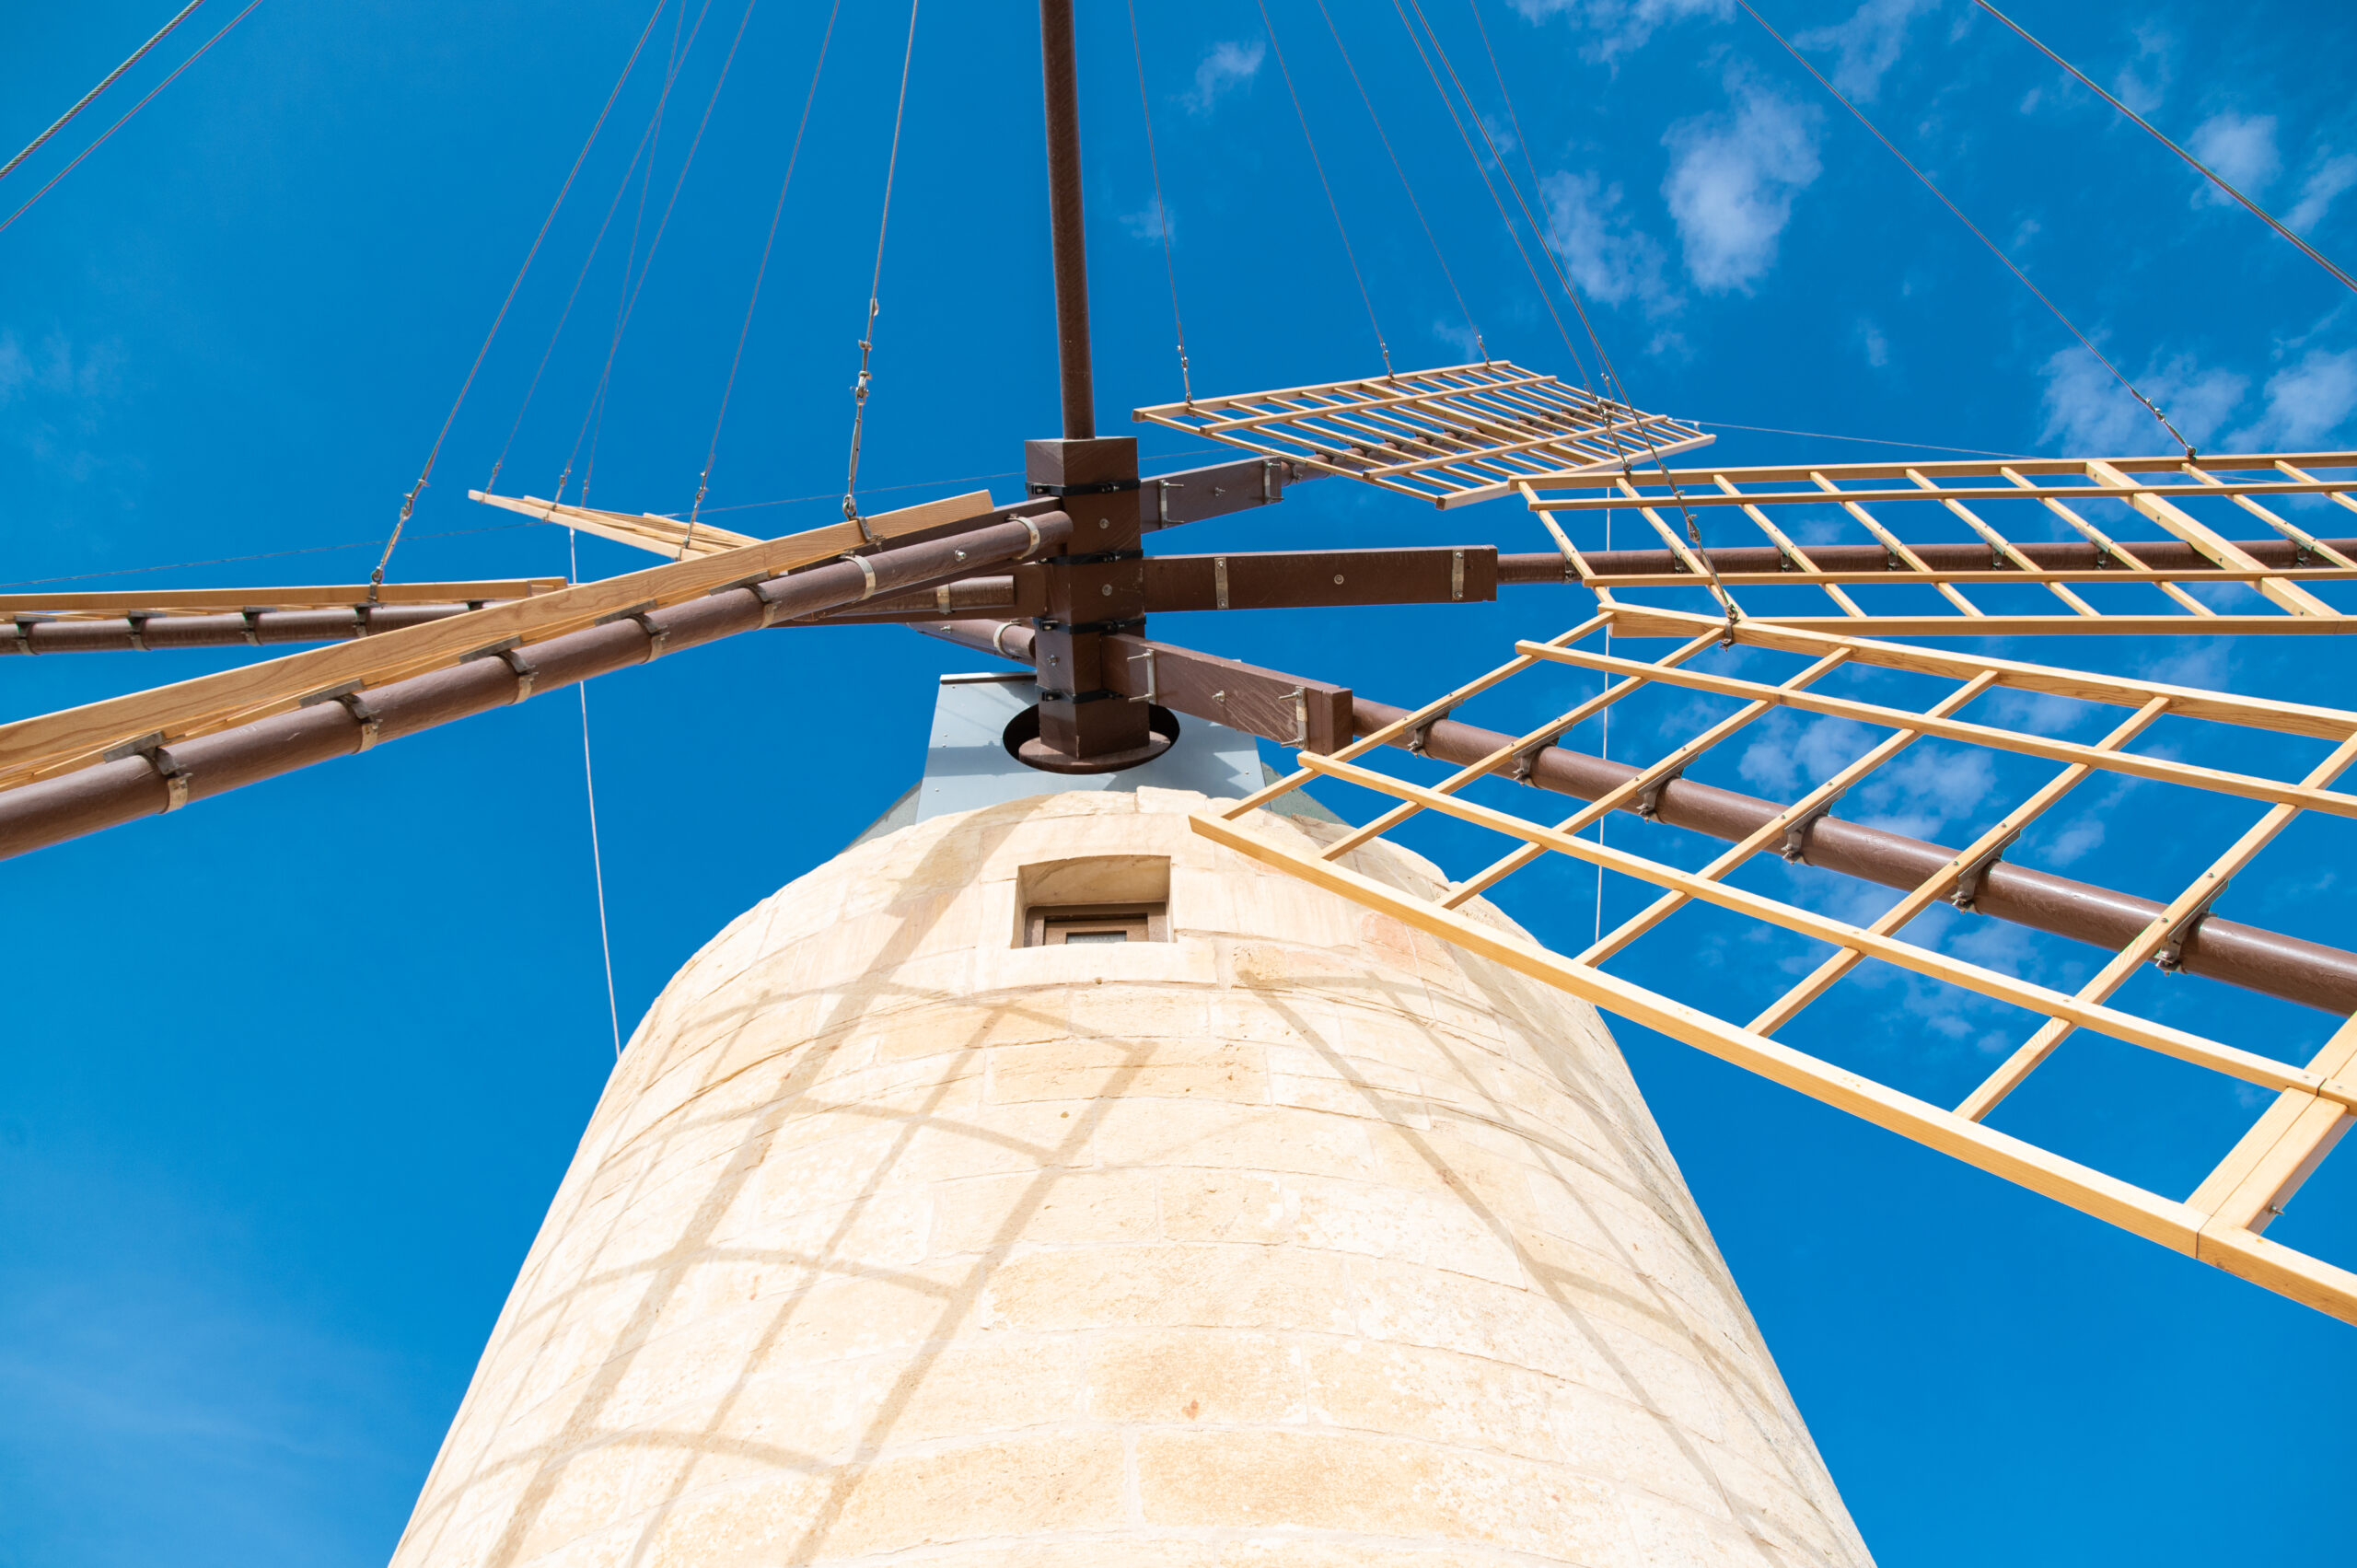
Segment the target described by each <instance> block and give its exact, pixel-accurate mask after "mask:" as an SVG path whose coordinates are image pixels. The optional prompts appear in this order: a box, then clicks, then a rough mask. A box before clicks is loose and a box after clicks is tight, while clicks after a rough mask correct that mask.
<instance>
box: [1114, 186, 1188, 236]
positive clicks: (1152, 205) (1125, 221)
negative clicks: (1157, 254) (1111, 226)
mask: <svg viewBox="0 0 2357 1568" xmlns="http://www.w3.org/2000/svg"><path fill="white" fill-rule="evenodd" d="M1121 226H1122V227H1123V228H1125V229H1127V230H1129V232H1130V235H1131V237H1132V238H1137V239H1150V240H1152V241H1154V242H1155V244H1157V245H1159V244H1161V243H1162V239H1163V237H1164V235H1165V234H1166V233H1167V235H1168V236H1169V238H1170V242H1171V243H1172V244H1174V245H1176V244H1177V243H1178V242H1179V226H1178V225H1177V224H1176V223H1174V222H1172V221H1171V217H1170V209H1169V208H1168V207H1166V206H1164V205H1163V204H1162V198H1161V197H1159V196H1150V197H1148V198H1146V203H1145V205H1144V206H1143V207H1141V208H1139V209H1138V210H1137V211H1136V212H1133V213H1123V214H1122V215H1121Z"/></svg>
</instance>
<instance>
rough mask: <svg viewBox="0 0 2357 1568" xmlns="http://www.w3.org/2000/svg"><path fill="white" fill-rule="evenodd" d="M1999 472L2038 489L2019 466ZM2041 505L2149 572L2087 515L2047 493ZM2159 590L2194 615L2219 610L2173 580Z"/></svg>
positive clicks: (2105, 549) (2089, 539)
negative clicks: (2085, 516) (2088, 519)
mask: <svg viewBox="0 0 2357 1568" xmlns="http://www.w3.org/2000/svg"><path fill="white" fill-rule="evenodd" d="M1998 471H1999V472H2000V473H2002V474H2003V476H2004V478H2005V481H2006V482H2008V483H2010V484H2012V485H2014V487H2015V488H2017V489H2021V490H2036V489H2037V488H2038V486H2037V485H2035V484H2033V483H2031V482H2029V481H2028V480H2027V479H2026V478H2024V477H2023V475H2022V473H2021V471H2020V470H2018V469H2015V468H2012V467H2007V468H2003V469H2000V470H1998ZM2044 505H2045V506H2046V509H2047V510H2048V511H2049V512H2052V513H2053V514H2054V515H2055V516H2056V517H2060V518H2061V519H2062V520H2063V521H2064V522H2066V523H2068V524H2069V525H2071V528H2072V529H2073V531H2075V532H2076V533H2077V534H2078V535H2079V537H2080V538H2082V539H2084V540H2086V541H2087V542H2088V543H2090V544H2092V545H2094V546H2095V547H2096V549H2097V550H2100V551H2102V552H2104V553H2105V554H2107V555H2108V556H2110V557H2111V558H2112V559H2113V560H2116V561H2125V562H2127V563H2128V564H2129V565H2130V567H2131V568H2132V569H2134V570H2135V571H2138V572H2151V571H2152V568H2151V567H2149V566H2147V565H2145V564H2144V561H2143V558H2142V556H2140V555H2138V554H2137V553H2136V552H2134V551H2132V550H2131V549H2129V548H2128V546H2126V545H2124V544H2122V543H2120V542H2119V540H2116V539H2114V538H2112V537H2111V536H2110V535H2109V534H2107V533H2106V532H2104V531H2103V529H2101V528H2097V527H2096V525H2095V524H2093V523H2091V522H2089V521H2087V519H2086V518H2084V517H2081V516H2079V514H2078V513H2076V512H2074V511H2073V510H2072V509H2071V508H2070V507H2068V506H2065V505H2062V503H2061V502H2060V501H2057V500H2055V499H2054V498H2053V497H2051V496H2049V497H2047V498H2046V500H2045V503H2044ZM2154 575H2156V576H2161V577H2164V578H2165V574H2161V573H2155V574H2154ZM2160 589H2161V592H2163V593H2165V594H2166V595H2167V596H2168V597H2169V598H2173V599H2175V600H2176V601H2177V603H2179V604H2181V605H2183V606H2185V608H2186V609H2187V610H2189V611H2191V612H2192V613H2193V614H2195V615H2202V616H2214V615H2216V614H2217V613H2218V612H2217V611H2216V610H2212V609H2211V608H2210V607H2209V606H2208V605H2206V604H2204V603H2202V602H2201V601H2200V599H2198V598H2194V597H2193V596H2192V595H2191V594H2189V593H2188V592H2186V591H2185V589H2184V588H2183V587H2180V586H2178V585H2177V584H2176V583H2172V582H2168V581H2165V580H2164V581H2163V582H2162V583H2161V584H2160ZM2107 619H2113V620H2116V619H2117V618H2116V617H2107Z"/></svg>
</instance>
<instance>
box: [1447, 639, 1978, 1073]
mask: <svg viewBox="0 0 2357 1568" xmlns="http://www.w3.org/2000/svg"><path fill="white" fill-rule="evenodd" d="M1811 668H1815V667H1814V666H1812V667H1811ZM1995 679H1996V677H1994V676H1992V675H1989V674H1986V673H1983V674H1980V675H1977V676H1975V677H1973V679H1971V680H1970V681H1968V682H1967V683H1966V684H1965V685H1963V686H1961V687H1959V688H1958V689H1956V691H1951V692H1949V693H1948V694H1947V695H1946V696H1945V697H1943V698H1941V699H1940V700H1939V701H1938V702H1937V703H1933V705H1932V708H1931V713H1932V715H1933V717H1934V718H1937V717H1941V716H1944V715H1945V714H1952V713H1955V712H1956V710H1957V709H1959V708H1961V707H1963V706H1964V705H1965V704H1966V703H1970V702H1971V701H1972V700H1973V699H1974V698H1976V697H1979V696H1980V694H1981V693H1982V692H1984V691H1988V690H1989V688H1990V686H1991V684H1993V683H1994V681H1995ZM1920 739H1922V731H1920V730H1912V729H1902V730H1900V731H1898V733H1896V734H1894V735H1888V736H1885V737H1884V738H1882V739H1881V740H1880V741H1877V742H1876V743H1875V745H1874V746H1872V747H1870V748H1868V749H1867V750H1866V751H1865V753H1864V755H1863V756H1860V757H1858V758H1857V759H1856V760H1854V761H1852V762H1851V763H1850V764H1849V765H1848V766H1846V767H1844V768H1842V769H1840V771H1838V772H1835V773H1834V774H1833V775H1832V776H1831V777H1830V778H1828V779H1826V780H1825V781H1824V782H1822V783H1821V784H1817V787H1816V788H1814V789H1812V790H1810V791H1809V792H1808V793H1807V794H1806V795H1804V796H1801V798H1800V799H1798V800H1796V801H1794V802H1793V803H1792V804H1791V805H1790V806H1787V807H1784V809H1782V811H1779V812H1778V813H1776V815H1775V816H1773V817H1771V818H1770V819H1768V820H1767V821H1765V822H1762V823H1761V824H1760V825H1759V827H1757V828H1755V829H1753V830H1751V831H1750V832H1748V833H1747V834H1745V835H1744V836H1743V837H1742V838H1740V839H1738V840H1736V842H1735V843H1734V844H1732V845H1730V846H1729V847H1728V848H1727V849H1725V850H1724V851H1722V852H1721V853H1720V854H1717V855H1716V856H1714V857H1713V859H1712V861H1711V863H1710V864H1709V865H1705V866H1703V867H1702V869H1701V870H1700V871H1698V872H1696V873H1695V875H1696V876H1698V877H1702V878H1703V879H1704V880H1706V881H1712V882H1716V881H1718V880H1720V879H1721V878H1723V877H1726V876H1728V875H1729V874H1731V873H1732V872H1734V871H1735V870H1736V868H1737V867H1738V866H1740V865H1743V864H1744V863H1745V862H1746V861H1747V860H1749V859H1750V858H1751V857H1752V856H1753V855H1755V854H1759V852H1760V851H1761V850H1763V849H1766V848H1767V847H1768V846H1769V845H1770V844H1772V843H1774V842H1777V841H1778V840H1780V839H1782V837H1783V836H1784V831H1785V830H1786V829H1787V828H1788V827H1790V826H1791V825H1792V824H1793V823H1795V822H1798V821H1801V820H1803V819H1805V818H1807V817H1808V816H1809V815H1810V814H1811V813H1813V812H1815V811H1817V809H1818V808H1820V807H1824V808H1827V809H1829V808H1830V807H1832V805H1833V803H1834V802H1835V801H1837V800H1839V799H1840V798H1841V796H1843V794H1845V793H1846V792H1847V791H1848V790H1849V789H1850V787H1851V786H1852V785H1853V784H1856V783H1857V782H1858V781H1859V780H1861V779H1863V778H1865V777H1867V776H1868V775H1869V774H1871V773H1872V772H1874V771H1875V769H1877V768H1879V767H1881V766H1882V765H1883V764H1884V763H1886V762H1887V761H1890V760H1891V759H1892V758H1893V757H1896V756H1898V754H1899V753H1900V752H1901V751H1904V750H1905V749H1907V748H1909V747H1910V746H1912V745H1913V744H1915V742H1916V741H1918V740H1920ZM1691 901H1692V900H1691V899H1689V897H1688V895H1686V894H1685V893H1682V892H1676V891H1672V892H1667V893H1664V894H1663V895H1662V896H1661V897H1660V898H1658V899H1655V900H1654V901H1653V902H1652V903H1650V904H1648V905H1646V906H1645V908H1643V910H1640V911H1639V912H1637V913H1636V914H1634V915H1631V917H1630V918H1629V919H1627V920H1625V921H1622V922H1621V923H1620V925H1618V926H1616V927H1615V928H1614V929H1612V930H1610V931H1608V932H1606V933H1605V934H1604V935H1603V936H1602V937H1600V938H1598V939H1597V940H1596V943H1595V944H1594V945H1593V946H1591V947H1588V948H1587V949H1586V950H1585V951H1584V952H1582V953H1581V954H1580V956H1579V958H1580V962H1582V963H1584V964H1600V963H1602V962H1604V960H1605V959H1607V958H1610V957H1611V956H1612V955H1613V954H1615V953H1618V952H1619V951H1620V950H1621V949H1622V948H1623V947H1627V946H1628V945H1629V944H1630V943H1631V942H1634V941H1635V940H1636V939H1637V938H1638V937H1640V936H1643V935H1644V934H1645V933H1646V932H1648V931H1651V930H1652V929H1653V928H1654V927H1655V926H1656V925H1659V924H1660V923H1662V922H1663V921H1665V920H1667V919H1668V918H1669V917H1670V916H1671V915H1673V914H1676V913H1677V912H1678V911H1679V910H1681V909H1683V908H1685V907H1686V906H1687V904H1689V902H1691ZM1450 907H1452V908H1453V907H1455V906H1454V905H1451V906H1450ZM1866 929H1867V930H1868V931H1871V932H1873V933H1874V934H1875V935H1887V932H1886V931H1885V929H1884V928H1883V926H1882V925H1881V923H1879V922H1877V923H1875V924H1872V925H1869V926H1867V927H1866ZM1837 956H1838V955H1837ZM1759 1032H1760V1033H1762V1034H1765V1033H1766V1032H1768V1031H1766V1030H1764V1029H1762V1030H1760V1031H1759Z"/></svg>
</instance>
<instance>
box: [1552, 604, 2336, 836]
mask: <svg viewBox="0 0 2357 1568" xmlns="http://www.w3.org/2000/svg"><path fill="white" fill-rule="evenodd" d="M1515 647H1516V648H1517V649H1519V650H1521V651H1523V652H1527V653H1529V654H1530V655H1531V656H1532V657H1534V658H1541V659H1546V660H1549V661H1550V662H1553V663H1556V664H1569V665H1576V666H1578V667H1579V668H1583V669H1596V670H1603V671H1607V672H1609V673H1614V674H1633V673H1635V672H1636V671H1638V670H1643V669H1651V668H1653V667H1652V666H1650V665H1647V664H1645V663H1643V662H1642V661H1641V660H1637V659H1627V658H1621V657H1620V656H1617V655H1610V654H1591V653H1583V652H1581V651H1580V650H1578V649H1576V648H1548V647H1545V646H1544V645H1541V644H1537V643H1517V644H1515ZM1653 679H1655V680H1658V681H1660V682H1662V683H1663V684H1665V685H1669V686H1683V687H1687V688H1689V689H1690V690H1692V691H1709V692H1712V693H1713V694H1715V695H1718V696H1722V697H1734V698H1737V699H1744V700H1748V699H1750V698H1752V697H1755V696H1760V695H1764V694H1766V693H1770V692H1773V693H1774V694H1775V695H1774V697H1773V699H1772V700H1773V701H1775V702H1777V703H1782V705H1784V706H1786V707H1789V708H1795V709H1798V710H1800V711H1801V712H1803V713H1811V714H1822V715H1825V716H1828V717H1831V718H1845V719H1856V720H1857V721H1859V722H1860V723H1862V724H1871V725H1879V726H1885V727H1887V728H1893V729H1903V728H1906V727H1909V726H1921V727H1922V729H1923V730H1924V732H1925V733H1927V734H1930V735H1936V736H1938V737H1940V738H1942V739H1944V740H1961V741H1966V742H1968V743H1970V744H1972V745H1975V746H1985V747H1989V748H1991V749H1995V750H1999V751H2014V752H2019V753H2020V754H2022V755H2023V756H2026V757H2043V758H2045V759H2046V760H2047V761H2050V762H2088V763H2091V764H2093V765H2094V766H2096V767H2097V768H2101V769H2103V770H2104V771H2105V772H2114V773H2124V774H2126V775H2128V776H2129V777H2131V778H2139V779H2145V780H2149V781H2150V782H2152V783H2154V784H2184V785H2187V786H2189V787H2190V788H2193V789H2204V790H2210V791H2213V792H2215V793H2218V794H2223V795H2235V796H2242V797H2243V798H2244V799H2247V800H2264V801H2268V802H2270V803H2273V804H2276V805H2281V806H2296V807H2303V808H2305V809H2307V810H2312V811H2326V812H2329V813H2331V814H2332V815H2334V816H2336V817H2357V795H2344V794H2342V793H2340V791H2338V790H2328V789H2320V788H2316V787H2315V786H2313V785H2308V784H2284V783H2282V782H2280V781H2278V780H2275V779H2264V778H2259V777H2258V776H2256V775H2254V774H2250V773H2235V772H2226V771H2225V770H2223V769H2220V768H2201V767H2196V766H2194V765H2193V764H2192V763H2189V762H2174V761H2168V760H2167V759H2165V758H2159V757H2143V756H2138V755H2136V754H2134V753H2132V752H2125V751H2104V750H2100V749H2097V748H2096V747H2093V746H2086V745H2082V744H2080V743H2079V742H2077V741H2073V740H2057V739H2055V738H2052V737H2050V736H2042V735H2026V734H2023V733H2020V732H2019V731H2015V730H2010V729H2000V728H1997V727H1996V726H1992V725H1980V724H1970V723H1967V722H1966V721H1964V720H1961V719H1935V718H1932V717H1929V716H1927V715H1923V714H1910V713H1909V712H1908V711H1907V710H1906V709H1904V708H1893V707H1888V706H1886V705H1885V704H1883V703H1862V702H1858V701H1856V700H1854V699H1852V698H1848V697H1820V696H1817V695H1816V694H1814V693H1810V692H1802V691H1790V692H1788V691H1782V690H1781V689H1780V688H1777V687H1773V686H1767V685H1763V684H1761V683H1760V682H1759V681H1757V680H1744V679H1738V678H1736V677H1735V676H1731V675H1705V674H1702V673H1701V672H1700V671H1697V670H1690V669H1677V670H1670V669H1665V670H1660V671H1658V672H1656V673H1655V675H1654V676H1653Z"/></svg>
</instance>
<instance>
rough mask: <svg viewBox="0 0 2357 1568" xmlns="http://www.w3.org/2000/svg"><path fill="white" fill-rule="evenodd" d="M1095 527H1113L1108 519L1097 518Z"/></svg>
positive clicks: (1111, 520)
mask: <svg viewBox="0 0 2357 1568" xmlns="http://www.w3.org/2000/svg"><path fill="white" fill-rule="evenodd" d="M1112 526H1113V519H1112V518H1110V517H1099V518H1097V527H1098V528H1111V527H1112Z"/></svg>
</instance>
